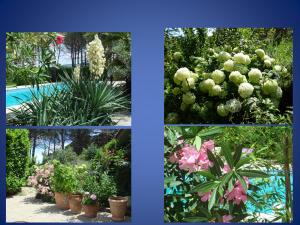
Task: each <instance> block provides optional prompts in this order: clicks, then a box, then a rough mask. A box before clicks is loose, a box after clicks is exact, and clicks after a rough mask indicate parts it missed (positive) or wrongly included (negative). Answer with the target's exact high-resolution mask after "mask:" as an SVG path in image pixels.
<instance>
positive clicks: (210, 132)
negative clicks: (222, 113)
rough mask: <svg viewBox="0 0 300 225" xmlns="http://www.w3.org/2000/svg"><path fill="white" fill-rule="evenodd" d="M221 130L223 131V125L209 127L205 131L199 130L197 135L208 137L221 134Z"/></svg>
mask: <svg viewBox="0 0 300 225" xmlns="http://www.w3.org/2000/svg"><path fill="white" fill-rule="evenodd" d="M222 132H223V127H211V128H210V129H208V130H205V131H203V130H201V131H200V132H199V133H198V136H200V137H201V138H208V137H211V136H215V135H217V134H221V133H222Z"/></svg>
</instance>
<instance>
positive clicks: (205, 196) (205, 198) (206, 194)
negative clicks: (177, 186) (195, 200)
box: [198, 191, 211, 202]
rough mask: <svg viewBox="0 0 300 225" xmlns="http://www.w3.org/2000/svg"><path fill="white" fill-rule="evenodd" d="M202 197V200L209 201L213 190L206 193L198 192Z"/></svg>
mask: <svg viewBox="0 0 300 225" xmlns="http://www.w3.org/2000/svg"><path fill="white" fill-rule="evenodd" d="M198 195H199V196H200V197H201V201H202V202H207V201H208V200H209V199H210V196H211V191H209V192H206V193H205V194H198Z"/></svg>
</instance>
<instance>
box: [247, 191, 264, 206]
mask: <svg viewBox="0 0 300 225" xmlns="http://www.w3.org/2000/svg"><path fill="white" fill-rule="evenodd" d="M247 199H248V200H249V201H250V202H251V203H252V204H253V205H256V206H257V207H258V208H261V207H262V205H261V204H259V203H258V202H257V201H256V200H255V198H254V197H253V196H252V195H249V194H248V195H247Z"/></svg>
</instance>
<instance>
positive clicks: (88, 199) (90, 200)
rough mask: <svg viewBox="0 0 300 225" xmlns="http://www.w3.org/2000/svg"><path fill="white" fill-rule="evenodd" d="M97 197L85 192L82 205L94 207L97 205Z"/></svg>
mask: <svg viewBox="0 0 300 225" xmlns="http://www.w3.org/2000/svg"><path fill="white" fill-rule="evenodd" d="M97 200H98V199H97V195H95V194H90V193H89V192H85V193H84V195H83V199H82V204H83V205H95V204H97Z"/></svg>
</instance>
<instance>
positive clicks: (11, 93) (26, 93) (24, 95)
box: [6, 83, 63, 108]
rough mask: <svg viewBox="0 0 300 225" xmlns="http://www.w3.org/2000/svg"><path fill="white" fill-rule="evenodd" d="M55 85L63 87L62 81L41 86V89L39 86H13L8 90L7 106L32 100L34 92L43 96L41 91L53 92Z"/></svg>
mask: <svg viewBox="0 0 300 225" xmlns="http://www.w3.org/2000/svg"><path fill="white" fill-rule="evenodd" d="M55 87H58V88H62V87H63V84H62V83H51V84H44V85H40V86H39V91H38V89H37V87H34V88H32V87H24V88H13V89H10V90H6V108H9V107H14V106H17V105H20V104H21V103H24V102H30V101H31V100H32V92H33V93H35V94H37V95H38V96H39V97H40V96H41V95H40V94H39V93H41V92H42V93H46V94H49V95H50V94H51V92H52V91H53V90H54V89H55Z"/></svg>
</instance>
